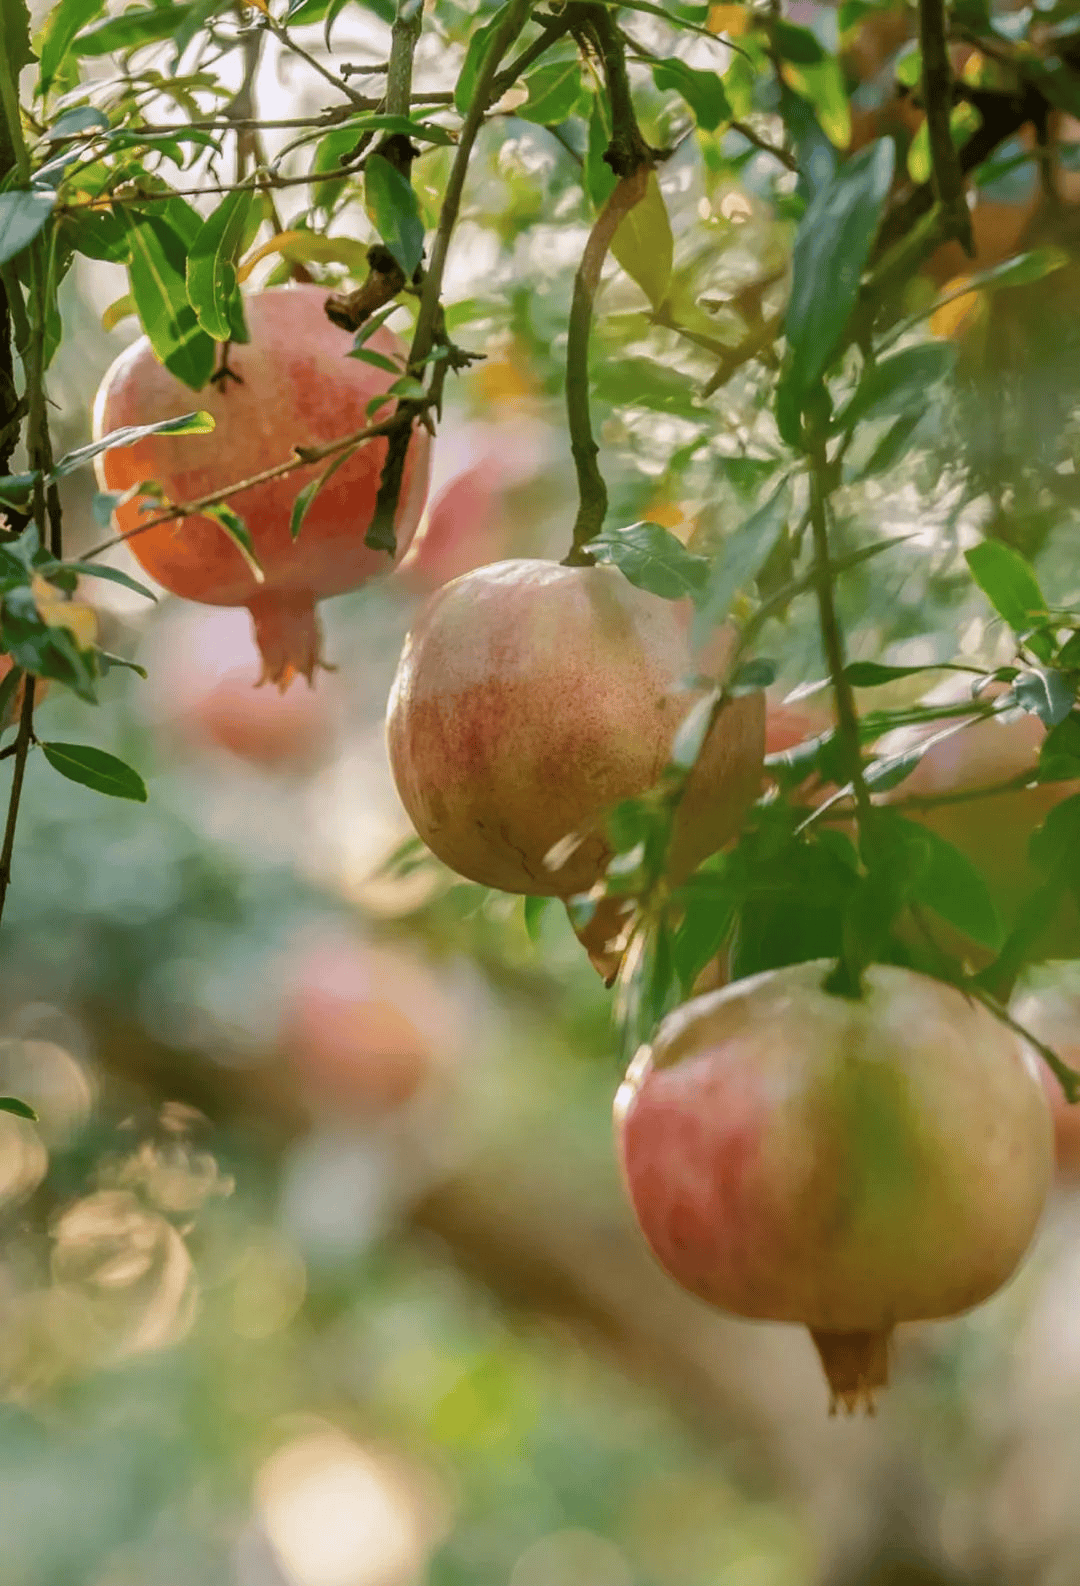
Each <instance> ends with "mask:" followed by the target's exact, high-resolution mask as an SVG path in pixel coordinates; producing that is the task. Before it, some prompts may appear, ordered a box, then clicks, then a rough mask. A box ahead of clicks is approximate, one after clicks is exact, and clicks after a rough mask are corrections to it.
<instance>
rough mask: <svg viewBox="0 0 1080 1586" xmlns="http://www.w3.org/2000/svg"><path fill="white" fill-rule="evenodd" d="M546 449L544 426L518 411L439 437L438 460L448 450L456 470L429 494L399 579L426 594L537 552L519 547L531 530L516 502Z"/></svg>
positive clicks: (523, 546) (522, 546) (539, 465)
mask: <svg viewBox="0 0 1080 1586" xmlns="http://www.w3.org/2000/svg"><path fill="white" fill-rule="evenodd" d="M546 443H547V431H546V429H545V427H544V425H543V424H542V423H541V422H540V421H539V420H538V419H535V418H532V417H530V416H528V415H525V414H521V413H517V414H513V415H512V416H509V417H506V418H503V419H501V420H500V421H499V422H497V423H484V424H480V423H477V424H471V425H467V426H465V427H464V428H463V429H461V430H460V431H459V432H457V433H456V434H455V433H453V432H451V434H450V435H447V434H446V433H445V431H440V433H439V458H440V461H441V459H442V458H443V457H444V456H446V455H447V453H448V452H449V454H450V456H449V459H448V460H450V461H451V463H454V462H456V463H457V466H456V467H454V468H452V471H451V472H450V474H449V476H448V477H446V479H445V482H444V483H442V484H441V486H440V488H439V489H438V490H437V491H436V492H435V494H434V495H433V497H432V500H431V504H430V506H429V508H428V514H427V522H426V523H425V524H423V525H422V526H421V528H420V531H419V533H418V534H417V535H416V537H415V538H414V540H413V542H412V544H411V545H410V547H409V550H408V552H407V554H406V556H405V557H404V559H403V561H402V563H401V566H400V567H399V569H398V571H397V575H396V576H397V579H398V581H399V582H400V583H402V584H404V585H405V586H406V587H407V588H409V589H411V590H415V591H416V592H417V593H420V594H425V595H427V594H430V593H431V592H432V590H435V589H438V588H440V587H441V585H443V584H446V583H449V581H450V580H451V579H452V578H459V577H460V576H461V574H462V573H468V572H471V571H472V569H473V568H474V567H483V566H484V565H485V564H486V563H488V562H498V561H501V560H503V559H504V558H505V557H507V556H510V555H513V554H514V553H515V551H516V552H523V551H525V550H526V549H535V547H527V546H526V543H525V542H526V541H527V540H528V539H529V537H530V535H529V531H530V529H531V528H532V527H533V525H532V524H531V523H530V522H529V521H528V518H527V516H525V515H523V513H522V511H521V504H520V498H519V499H518V500H517V501H515V499H514V498H515V494H516V493H518V492H520V490H521V488H522V486H525V485H527V484H528V483H529V482H530V480H531V479H535V477H536V475H537V474H538V473H539V471H540V469H541V468H542V466H543V463H544V458H545V454H546V450H547V445H546ZM436 468H438V463H437V464H436Z"/></svg>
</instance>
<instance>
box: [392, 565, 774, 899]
mask: <svg viewBox="0 0 1080 1586" xmlns="http://www.w3.org/2000/svg"><path fill="white" fill-rule="evenodd" d="M694 671H695V666H694V663H693V661H692V658H691V652H690V644H689V634H688V624H687V621H686V613H685V611H684V610H682V609H681V608H680V607H678V606H677V605H675V604H673V603H672V602H670V601H666V600H662V599H660V597H659V596H656V595H651V594H647V593H645V592H644V591H642V590H640V589H637V588H635V587H634V585H632V584H630V583H629V582H628V581H627V580H626V579H625V578H624V577H623V576H622V574H621V573H619V572H617V571H616V570H615V569H614V568H611V567H566V566H562V565H559V564H556V563H551V562H541V561H528V560H520V561H507V562H496V563H495V564H493V565H492V566H489V567H482V568H478V569H477V570H476V571H474V572H472V573H468V574H466V575H465V576H464V577H462V578H458V579H455V580H454V581H453V582H452V583H450V584H447V585H446V586H445V587H444V588H442V589H441V590H439V591H437V593H436V594H435V595H434V596H432V598H431V599H430V600H429V602H428V604H427V605H426V606H425V608H424V610H423V611H422V612H421V614H420V616H419V618H418V620H417V622H416V625H415V627H414V628H413V631H412V633H411V635H410V636H409V639H408V640H407V641H406V645H405V649H404V651H403V653H402V657H401V662H400V664H399V667H398V671H397V676H396V678H395V680H394V684H393V687H392V689H391V693H390V702H389V708H388V714H387V741H388V747H389V752H390V764H391V767H392V769H393V773H394V779H395V781H396V783H397V787H398V792H399V793H400V795H401V799H402V802H403V804H404V805H405V808H406V810H407V811H408V813H409V816H410V817H411V819H412V822H413V824H414V826H415V827H416V830H417V831H418V833H419V834H420V836H421V837H422V838H423V839H424V841H425V842H426V843H427V844H428V846H429V847H430V848H431V850H432V851H433V852H434V853H435V854H437V855H438V857H439V858H440V859H442V860H444V861H445V863H446V864H448V865H450V866H451V867H452V868H453V869H454V870H457V871H458V872H459V873H460V874H461V875H463V876H467V877H468V878H469V879H470V880H472V881H478V882H481V883H482V884H483V885H485V886H491V887H500V888H501V889H502V890H503V891H506V892H524V893H533V894H543V895H548V896H556V897H569V896H571V895H572V894H574V893H578V892H584V891H586V890H588V888H589V887H591V886H592V885H593V884H594V883H595V882H596V881H597V880H598V879H599V878H600V877H601V876H602V875H603V873H604V870H605V868H606V865H607V862H608V860H609V858H610V856H611V850H610V847H609V844H608V840H607V837H606V835H605V831H604V822H603V817H604V814H605V812H606V811H607V810H609V809H610V808H611V806H612V805H614V804H617V803H618V802H619V801H620V800H622V799H628V798H632V797H635V796H637V795H639V794H642V793H644V792H645V791H646V790H647V789H649V788H650V787H652V786H654V785H655V784H656V782H657V781H658V779H659V777H660V776H661V773H662V772H663V770H664V767H665V765H666V764H667V762H668V760H669V757H670V753H671V747H672V740H673V738H674V735H675V732H676V730H677V728H678V727H679V725H680V723H681V722H682V720H683V719H684V717H685V716H686V713H687V711H688V710H689V709H690V707H691V706H692V705H693V703H694V702H695V700H696V699H697V698H698V697H699V695H698V694H697V693H695V692H694V691H693V690H692V689H689V688H687V687H686V686H685V684H686V679H687V678H689V677H690V676H692V675H693V673H694ZM764 718H765V711H764V700H763V697H762V696H761V695H760V694H751V695H746V696H744V697H741V698H737V699H733V700H731V701H730V702H729V703H727V704H726V705H725V706H724V707H723V709H722V710H721V711H720V713H719V716H718V718H717V720H716V722H715V723H714V724H713V727H712V730H711V732H710V734H709V736H708V739H707V740H706V743H705V745H704V747H703V749H702V752H701V754H700V756H699V758H698V761H697V764H696V766H695V768H694V770H693V772H692V773H691V775H690V777H689V779H688V782H687V785H686V789H685V792H684V795H683V798H682V801H681V803H680V804H679V808H678V811H677V815H676V821H675V827H674V833H673V839H672V846H671V851H670V865H671V871H672V873H673V874H675V875H679V874H685V873H686V872H688V871H689V870H691V869H693V867H694V866H695V865H696V864H698V863H699V862H700V861H701V860H702V859H703V858H705V856H706V855H707V854H709V853H712V852H714V851H715V850H716V849H717V848H719V847H721V846H722V844H724V843H725V842H727V841H728V839H729V838H731V837H732V836H733V834H734V833H735V831H736V830H737V828H738V825H739V822H740V820H741V818H742V816H743V814H744V812H745V810H746V808H747V806H748V805H749V804H750V803H751V801H752V800H753V799H754V797H755V796H756V794H757V791H758V787H759V783H760V777H761V762H762V756H763V752H764V748H763V745H764ZM571 836H573V837H577V838H578V839H579V840H578V841H577V843H576V846H574V848H573V851H572V852H571V853H569V854H568V855H566V856H565V858H564V862H562V863H560V864H558V866H555V865H553V864H552V863H549V862H548V856H549V854H550V853H551V850H552V849H553V848H554V846H555V845H556V844H557V843H560V841H561V839H563V838H568V837H571Z"/></svg>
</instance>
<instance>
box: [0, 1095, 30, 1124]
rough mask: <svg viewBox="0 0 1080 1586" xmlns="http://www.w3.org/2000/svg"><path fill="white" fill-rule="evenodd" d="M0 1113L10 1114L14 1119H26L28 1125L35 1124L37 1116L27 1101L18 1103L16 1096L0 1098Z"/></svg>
mask: <svg viewBox="0 0 1080 1586" xmlns="http://www.w3.org/2000/svg"><path fill="white" fill-rule="evenodd" d="M0 1112H11V1113H14V1114H15V1117H16V1118H26V1119H27V1120H28V1122H30V1123H37V1121H38V1115H37V1113H36V1112H35V1111H34V1109H33V1107H31V1105H30V1103H29V1102H28V1101H20V1100H19V1098H18V1096H0Z"/></svg>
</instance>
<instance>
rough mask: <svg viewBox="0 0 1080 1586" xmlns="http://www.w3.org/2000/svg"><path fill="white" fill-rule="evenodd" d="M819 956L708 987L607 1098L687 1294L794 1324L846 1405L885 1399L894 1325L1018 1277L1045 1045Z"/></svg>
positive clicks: (1040, 1160) (1043, 1131)
mask: <svg viewBox="0 0 1080 1586" xmlns="http://www.w3.org/2000/svg"><path fill="white" fill-rule="evenodd" d="M829 968H830V966H829V965H828V964H827V963H825V962H815V963H802V964H794V965H790V966H788V967H786V968H784V969H778V970H772V971H769V972H767V973H765V974H761V975H755V976H752V977H751V978H749V979H747V980H743V981H739V982H737V983H735V984H734V985H731V986H728V987H726V988H724V989H723V990H721V991H716V992H712V993H710V994H709V995H707V996H703V997H699V998H697V999H695V1000H694V1001H692V1002H689V1003H687V1004H686V1005H685V1006H684V1007H682V1008H679V1009H678V1010H677V1011H676V1012H674V1013H672V1014H670V1015H669V1016H668V1018H666V1019H665V1020H664V1021H663V1023H662V1024H661V1026H660V1028H659V1031H658V1032H657V1035H656V1037H655V1039H654V1040H653V1043H652V1045H651V1047H643V1048H642V1049H641V1051H640V1052H639V1053H638V1055H637V1057H636V1058H635V1059H634V1061H633V1063H632V1064H631V1066H630V1069H629V1071H628V1072H627V1076H626V1079H625V1081H624V1083H623V1085H622V1086H621V1088H620V1090H619V1093H618V1096H617V1097H616V1102H615V1125H616V1132H617V1138H618V1145H619V1150H620V1152H621V1156H622V1164H623V1169H624V1173H625V1181H626V1185H627V1188H628V1190H629V1194H630V1199H631V1201H632V1203H633V1207H634V1210H635V1212H636V1214H637V1218H638V1221H639V1223H640V1225H641V1228H642V1231H643V1233H644V1235H645V1237H646V1239H647V1240H648V1242H649V1244H650V1246H651V1247H652V1250H653V1252H654V1254H655V1255H656V1256H657V1258H658V1259H659V1261H660V1262H661V1264H662V1265H663V1266H664V1267H665V1268H666V1269H667V1271H668V1272H669V1273H670V1274H671V1275H672V1277H674V1278H675V1279H676V1280H677V1281H678V1282H679V1283H681V1284H682V1285H683V1286H684V1287H685V1288H687V1289H689V1290H690V1291H691V1292H692V1293H694V1294H697V1295H700V1297H701V1298H702V1299H704V1300H707V1301H709V1302H710V1303H711V1304H714V1305H717V1306H720V1307H721V1308H722V1309H724V1310H727V1311H732V1312H734V1313H735V1314H736V1315H739V1316H747V1317H755V1318H760V1319H767V1320H772V1321H781V1322H801V1323H802V1324H803V1325H804V1326H806V1327H808V1328H809V1329H810V1332H811V1334H812V1336H813V1339H814V1342H815V1344H816V1345H817V1348H818V1351H819V1353H820V1355H821V1359H822V1362H823V1364H824V1367H825V1373H826V1376H827V1377H828V1380H829V1384H830V1387H831V1390H832V1394H833V1404H834V1407H835V1404H836V1402H837V1401H840V1402H842V1403H843V1404H844V1405H845V1406H846V1407H847V1408H848V1409H849V1410H851V1409H854V1408H855V1406H856V1405H857V1404H858V1403H859V1402H860V1401H863V1402H865V1403H866V1404H867V1405H870V1404H872V1401H873V1394H874V1390H875V1389H876V1388H878V1387H880V1386H882V1385H884V1383H885V1381H886V1379H887V1353H888V1344H889V1337H890V1334H891V1332H892V1329H893V1327H894V1326H895V1325H896V1324H897V1323H898V1322H903V1321H914V1320H918V1319H922V1318H932V1317H943V1316H954V1315H956V1314H958V1313H959V1312H962V1311H966V1310H967V1309H969V1307H971V1306H973V1305H976V1304H978V1302H979V1301H980V1300H984V1299H986V1298H987V1297H988V1296H989V1295H991V1294H993V1293H994V1291H995V1290H996V1289H998V1288H1000V1287H1001V1285H1002V1284H1003V1283H1004V1282H1005V1281H1006V1280H1007V1279H1008V1277H1009V1276H1010V1274H1011V1273H1012V1272H1013V1270H1014V1268H1015V1267H1016V1265H1017V1263H1018V1262H1019V1260H1020V1258H1021V1257H1022V1255H1023V1254H1024V1251H1025V1250H1026V1249H1027V1246H1028V1244H1029V1242H1030V1240H1031V1238H1032V1235H1033V1233H1034V1231H1035V1227H1036V1224H1037V1222H1038V1220H1039V1215H1040V1212H1041V1210H1042V1206H1043V1202H1044V1200H1045V1197H1046V1192H1047V1188H1048V1185H1049V1182H1050V1175H1051V1170H1052V1141H1051V1126H1050V1112H1049V1107H1048V1105H1047V1101H1046V1095H1045V1092H1044V1090H1043V1087H1042V1085H1041V1084H1040V1081H1039V1077H1038V1073H1037V1068H1036V1063H1037V1059H1036V1058H1035V1055H1034V1053H1033V1052H1032V1051H1031V1049H1030V1048H1029V1047H1028V1046H1026V1044H1025V1043H1024V1042H1023V1041H1022V1040H1021V1039H1020V1038H1019V1037H1018V1036H1016V1035H1015V1034H1014V1033H1013V1032H1012V1031H1011V1030H1010V1029H1008V1028H1007V1027H1006V1026H1005V1025H1003V1024H1001V1023H999V1022H998V1021H997V1020H996V1019H995V1018H994V1017H993V1016H992V1014H990V1013H989V1012H987V1010H986V1009H985V1008H983V1007H982V1006H981V1004H979V1003H977V1002H973V1001H970V1000H969V999H967V998H966V997H965V996H964V995H963V994H962V993H961V992H959V991H958V990H956V989H955V988H953V987H951V986H946V985H944V984H942V983H940V982H938V981H935V980H930V979H928V978H927V977H925V976H923V975H918V974H915V973H914V972H912V971H911V970H906V969H898V968H893V967H888V966H882V965H875V966H872V967H871V968H870V969H869V970H868V971H867V973H866V976H865V982H864V990H863V995H862V997H861V998H859V999H852V998H846V997H840V996H836V995H833V994H831V993H830V992H829V991H827V990H826V989H825V981H826V979H827V976H828V973H829Z"/></svg>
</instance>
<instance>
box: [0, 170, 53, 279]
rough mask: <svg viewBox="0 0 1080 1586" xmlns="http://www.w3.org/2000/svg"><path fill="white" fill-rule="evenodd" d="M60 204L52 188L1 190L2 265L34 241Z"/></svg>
mask: <svg viewBox="0 0 1080 1586" xmlns="http://www.w3.org/2000/svg"><path fill="white" fill-rule="evenodd" d="M55 203H56V194H55V193H54V192H53V191H52V189H51V188H45V187H32V188H29V189H28V188H20V189H18V190H17V191H15V192H11V193H0V264H6V263H7V261H8V260H9V259H14V258H15V256H16V255H17V254H20V253H21V252H22V251H23V249H24V248H25V247H26V246H27V244H28V243H31V242H33V240H34V238H35V237H36V236H37V234H38V232H39V231H40V230H41V228H42V226H44V224H45V222H46V221H47V220H48V218H49V216H50V215H51V213H52V209H53V205H54V204H55Z"/></svg>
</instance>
